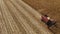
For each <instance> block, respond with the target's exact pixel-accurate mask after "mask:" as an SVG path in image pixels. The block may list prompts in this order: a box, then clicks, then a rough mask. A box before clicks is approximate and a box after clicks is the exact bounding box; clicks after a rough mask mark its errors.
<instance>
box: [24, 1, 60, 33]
mask: <svg viewBox="0 0 60 34" xmlns="http://www.w3.org/2000/svg"><path fill="white" fill-rule="evenodd" d="M23 1H24V2H26V3H27V4H29V5H30V6H31V7H33V8H34V9H36V10H38V12H40V10H41V9H43V10H42V11H41V12H40V13H43V14H47V15H48V16H50V17H51V18H53V19H55V20H56V21H57V24H56V25H57V26H58V28H60V18H59V17H60V0H23ZM58 30H59V29H58ZM58 30H57V31H56V29H55V31H56V32H60V30H59V31H58ZM57 34H59V33H57Z"/></svg>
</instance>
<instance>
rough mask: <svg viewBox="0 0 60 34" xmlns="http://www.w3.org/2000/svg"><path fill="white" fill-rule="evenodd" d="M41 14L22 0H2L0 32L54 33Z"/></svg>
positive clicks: (23, 33)
mask: <svg viewBox="0 0 60 34" xmlns="http://www.w3.org/2000/svg"><path fill="white" fill-rule="evenodd" d="M40 16H41V14H40V13H39V12H38V11H37V10H35V9H33V8H32V7H30V6H29V5H27V4H26V3H25V2H23V1H22V0H0V34H54V33H53V32H52V31H50V30H49V29H48V28H47V26H46V25H45V24H44V23H43V22H41V20H40Z"/></svg>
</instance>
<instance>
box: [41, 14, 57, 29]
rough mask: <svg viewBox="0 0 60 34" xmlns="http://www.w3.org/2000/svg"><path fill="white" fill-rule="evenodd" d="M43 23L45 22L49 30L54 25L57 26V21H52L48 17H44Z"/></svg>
mask: <svg viewBox="0 0 60 34" xmlns="http://www.w3.org/2000/svg"><path fill="white" fill-rule="evenodd" d="M41 21H43V22H44V23H45V24H46V25H47V26H48V28H49V27H52V26H53V25H54V26H56V25H55V24H56V21H55V20H54V19H50V17H48V16H47V15H42V16H41Z"/></svg>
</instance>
